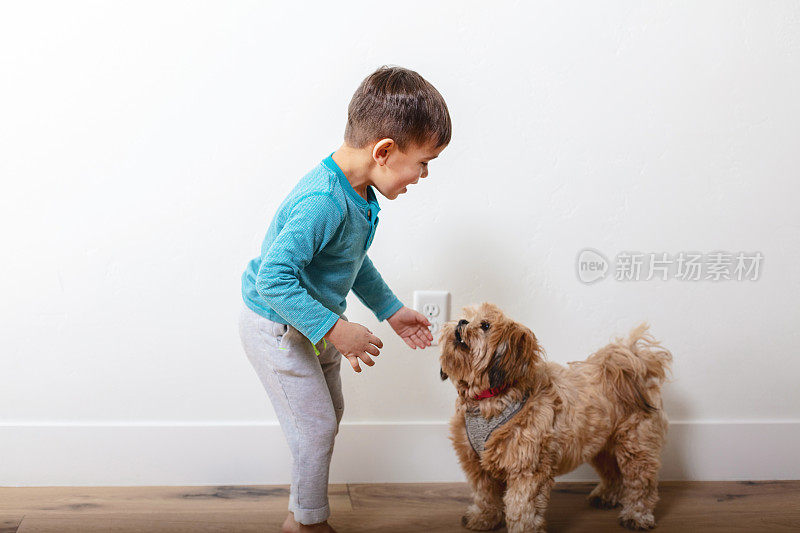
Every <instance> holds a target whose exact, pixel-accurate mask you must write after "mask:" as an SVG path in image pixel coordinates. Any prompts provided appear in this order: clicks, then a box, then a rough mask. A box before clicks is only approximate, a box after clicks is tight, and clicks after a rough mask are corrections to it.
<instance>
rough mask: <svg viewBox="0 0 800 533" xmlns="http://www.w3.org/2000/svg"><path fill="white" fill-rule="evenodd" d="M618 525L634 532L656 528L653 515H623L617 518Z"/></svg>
mask: <svg viewBox="0 0 800 533" xmlns="http://www.w3.org/2000/svg"><path fill="white" fill-rule="evenodd" d="M619 524H620V525H621V526H622V527H624V528H627V529H632V530H634V531H644V530H648V529H653V528H654V527H656V520H655V518H654V517H653V513H631V514H625V513H623V514H622V515H621V516H620V517H619Z"/></svg>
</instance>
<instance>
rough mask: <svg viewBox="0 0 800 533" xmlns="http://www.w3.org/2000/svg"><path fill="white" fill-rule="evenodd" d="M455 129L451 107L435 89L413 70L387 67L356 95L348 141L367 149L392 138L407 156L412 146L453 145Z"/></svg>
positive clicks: (368, 79) (349, 116)
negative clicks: (451, 133) (452, 124)
mask: <svg viewBox="0 0 800 533" xmlns="http://www.w3.org/2000/svg"><path fill="white" fill-rule="evenodd" d="M451 129H452V126H451V123H450V113H449V112H448V111H447V104H445V102H444V98H442V95H441V94H439V91H437V90H436V88H435V87H434V86H433V85H431V84H430V83H428V82H427V81H426V80H425V78H423V77H422V76H420V75H419V74H417V73H416V72H414V71H413V70H409V69H407V68H403V67H390V66H386V65H384V66H382V67H380V68H378V70H376V71H375V72H373V73H372V74H370V75H369V76H367V77H366V78H364V81H362V82H361V85H359V86H358V89H356V92H355V94H353V98H352V99H351V100H350V105H349V106H348V108H347V127H345V130H344V140H345V142H346V143H347V144H348V145H350V146H352V147H354V148H364V147H366V146H368V145H369V144H370V143H374V142H377V141H379V140H381V139H383V138H386V137H389V138H391V139H393V140H394V141H395V143H396V144H397V148H398V149H400V151H403V152H405V151H406V149H407V148H409V147H411V146H412V145H417V146H425V145H427V144H428V143H431V142H432V143H434V147H435V148H439V147H440V146H444V145H446V144H449V143H450V132H451Z"/></svg>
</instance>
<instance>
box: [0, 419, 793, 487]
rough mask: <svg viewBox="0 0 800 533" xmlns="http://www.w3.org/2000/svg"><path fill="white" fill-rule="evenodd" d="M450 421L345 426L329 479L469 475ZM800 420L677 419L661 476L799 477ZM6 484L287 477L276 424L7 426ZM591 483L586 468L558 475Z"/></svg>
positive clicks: (3, 434)
mask: <svg viewBox="0 0 800 533" xmlns="http://www.w3.org/2000/svg"><path fill="white" fill-rule="evenodd" d="M447 435H448V432H447V425H446V423H439V422H437V423H344V424H342V427H341V430H340V432H339V436H338V438H337V441H336V447H335V450H334V457H333V463H332V465H331V477H330V481H331V483H346V482H347V483H359V482H361V483H379V482H387V483H406V482H409V483H410V482H453V481H463V480H464V477H463V475H462V473H461V470H460V468H459V466H458V463H457V461H456V458H455V454H454V452H453V450H452V448H451V445H450V441H449V439H448V437H447ZM798 449H800V422H796V421H788V422H673V423H672V424H671V426H670V431H669V436H668V442H667V446H666V449H665V450H664V453H663V454H662V458H663V468H662V471H661V479H663V480H745V479H749V480H765V479H771V480H772V479H800V461H797V450H798ZM0 457H2V460H1V461H0V486H6V487H9V486H48V485H52V486H64V485H67V486H114V485H222V484H224V485H251V484H284V483H288V481H289V473H290V462H289V451H288V448H287V446H286V443H285V441H284V438H283V434H282V433H281V430H280V427H279V426H278V425H277V424H276V423H232V424H225V423H208V424H183V423H158V424H46V423H43V424H6V425H2V426H0ZM559 479H560V480H569V481H591V480H595V479H596V477H595V475H594V472H593V471H592V470H591V469H590V468H588V467H587V466H586V465H584V466H582V467H580V468H579V469H577V470H575V471H574V472H571V473H569V474H567V475H566V476H562V477H561V478H559Z"/></svg>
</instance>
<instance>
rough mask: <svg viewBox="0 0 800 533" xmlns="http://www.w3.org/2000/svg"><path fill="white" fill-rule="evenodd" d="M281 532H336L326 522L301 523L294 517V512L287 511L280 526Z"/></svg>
mask: <svg viewBox="0 0 800 533" xmlns="http://www.w3.org/2000/svg"><path fill="white" fill-rule="evenodd" d="M281 533H336V530H335V529H333V528H332V527H331V526H330V524H328V522H327V521H326V522H320V523H319V524H308V525H305V524H301V523H299V522H298V521H297V520H295V519H294V514H293V513H291V512H290V513H289V514H288V515H287V516H286V520H284V521H283V525H282V526H281Z"/></svg>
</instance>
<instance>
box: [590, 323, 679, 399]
mask: <svg viewBox="0 0 800 533" xmlns="http://www.w3.org/2000/svg"><path fill="white" fill-rule="evenodd" d="M648 328H649V325H648V324H647V323H646V322H643V323H641V324H639V325H638V326H636V327H635V328H633V330H631V332H630V334H629V335H628V338H627V339H624V340H623V339H621V338H616V339H614V341H613V342H611V343H610V344H608V345H606V346H605V347H603V348H602V349H600V350H598V351H597V352H595V353H594V354H593V355H592V356H591V358H590V359H593V360H594V361H593V362H595V363H596V364H598V365H600V367H601V369H602V372H603V374H604V378H605V379H604V381H605V383H606V386H608V387H610V388H611V389H612V391H613V393H614V394H615V396H617V397H618V398H619V400H620V401H621V402H622V403H623V404H624V405H626V406H627V407H629V408H631V409H636V410H643V411H646V412H653V411H657V410H658V409H659V408H660V404H661V395H660V393H659V389H660V387H661V384H662V383H663V382H664V380H665V379H667V374H668V373H669V371H670V364H671V363H672V354H671V353H670V352H669V350H667V349H666V348H664V347H663V346H661V344H660V343H659V342H658V341H656V340H655V339H654V338H653V336H652V335H650V332H649V331H648Z"/></svg>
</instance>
